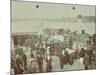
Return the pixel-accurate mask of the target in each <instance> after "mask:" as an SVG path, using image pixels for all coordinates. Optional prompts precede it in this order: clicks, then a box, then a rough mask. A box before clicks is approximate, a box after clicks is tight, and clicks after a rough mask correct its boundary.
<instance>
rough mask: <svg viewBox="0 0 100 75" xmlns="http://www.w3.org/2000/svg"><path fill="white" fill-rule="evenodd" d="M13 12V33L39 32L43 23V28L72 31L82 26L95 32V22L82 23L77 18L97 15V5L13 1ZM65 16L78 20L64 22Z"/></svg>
mask: <svg viewBox="0 0 100 75" xmlns="http://www.w3.org/2000/svg"><path fill="white" fill-rule="evenodd" d="M36 5H39V8H36ZM73 7H75V9H74V10H73V9H72V8H73ZM11 12H12V15H11V16H12V33H25V32H39V31H40V30H41V25H42V26H43V27H42V28H45V27H50V28H64V29H66V28H69V29H71V30H72V31H75V30H77V31H80V29H81V28H80V27H81V26H82V29H85V30H86V31H87V32H88V33H90V34H93V33H95V23H81V22H80V21H79V20H78V18H77V16H78V15H82V16H94V17H95V6H89V5H70V4H55V3H37V2H24V1H12V11H11ZM64 18H67V19H68V20H70V18H75V19H74V20H77V21H76V22H74V23H73V22H64V21H62V19H64ZM45 19H47V20H51V21H46V20H45ZM53 19H54V20H57V19H59V20H58V21H53Z"/></svg>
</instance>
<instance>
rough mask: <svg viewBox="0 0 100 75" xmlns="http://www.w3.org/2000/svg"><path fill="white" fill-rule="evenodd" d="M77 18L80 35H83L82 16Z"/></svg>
mask: <svg viewBox="0 0 100 75" xmlns="http://www.w3.org/2000/svg"><path fill="white" fill-rule="evenodd" d="M77 18H78V23H79V25H80V34H81V31H82V15H80V14H79V15H78V16H77Z"/></svg>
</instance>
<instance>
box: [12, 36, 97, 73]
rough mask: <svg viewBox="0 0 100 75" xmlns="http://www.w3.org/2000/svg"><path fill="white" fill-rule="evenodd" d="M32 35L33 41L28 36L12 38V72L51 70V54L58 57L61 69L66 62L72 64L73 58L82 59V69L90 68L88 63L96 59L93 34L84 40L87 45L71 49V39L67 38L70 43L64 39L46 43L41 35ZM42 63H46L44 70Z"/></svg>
mask: <svg viewBox="0 0 100 75" xmlns="http://www.w3.org/2000/svg"><path fill="white" fill-rule="evenodd" d="M28 36H29V35H28ZM25 37H26V36H25ZM34 37H35V39H34V43H33V40H32V39H30V38H24V40H23V39H21V40H18V38H14V49H13V50H12V51H11V53H12V56H11V73H12V74H24V73H37V72H40V73H41V72H51V71H52V60H53V56H57V57H59V59H60V68H61V69H63V68H64V65H66V64H70V65H73V63H74V60H77V59H83V61H82V63H83V65H84V69H85V70H88V69H92V68H90V67H91V66H90V65H91V64H93V62H95V61H96V59H95V56H96V55H95V44H96V42H95V35H93V36H91V37H90V36H89V37H88V38H89V40H87V41H86V43H87V47H81V48H80V50H79V49H78V48H76V50H73V47H72V46H73V44H72V43H71V42H73V40H72V39H69V42H70V43H68V44H66V43H65V41H63V42H60V43H59V42H55V41H54V40H53V41H49V43H47V42H46V40H45V41H43V40H42V38H41V37H39V38H38V36H34ZM42 37H43V35H42ZM91 38H92V39H91ZM16 39H17V40H16ZM18 41H20V43H19V42H18ZM23 42H24V44H23ZM44 63H45V64H46V67H45V71H44V66H43V64H44Z"/></svg>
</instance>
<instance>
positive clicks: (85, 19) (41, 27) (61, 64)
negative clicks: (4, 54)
mask: <svg viewBox="0 0 100 75" xmlns="http://www.w3.org/2000/svg"><path fill="white" fill-rule="evenodd" d="M10 64H11V74H12V75H13V74H34V73H48V72H64V71H66V72H67V71H80V70H95V69H96V6H95V5H81V4H66V3H65V4H64V3H49V2H35V1H17V0H12V1H11V63H10Z"/></svg>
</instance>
